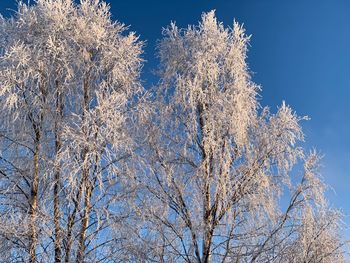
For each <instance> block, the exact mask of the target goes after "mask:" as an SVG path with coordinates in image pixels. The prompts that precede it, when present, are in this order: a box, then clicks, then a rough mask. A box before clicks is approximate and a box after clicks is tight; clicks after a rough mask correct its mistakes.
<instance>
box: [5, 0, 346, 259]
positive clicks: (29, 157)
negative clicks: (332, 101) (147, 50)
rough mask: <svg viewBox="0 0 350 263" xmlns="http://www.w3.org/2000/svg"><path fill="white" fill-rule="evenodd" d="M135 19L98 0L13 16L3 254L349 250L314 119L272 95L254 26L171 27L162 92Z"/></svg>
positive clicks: (47, 2) (175, 255)
mask: <svg viewBox="0 0 350 263" xmlns="http://www.w3.org/2000/svg"><path fill="white" fill-rule="evenodd" d="M127 31H128V30H127V27H125V26H124V25H123V24H121V23H119V22H114V21H112V20H111V16H110V12H109V7H108V5H106V4H105V3H104V2H102V1H99V0H80V2H79V4H78V3H75V2H74V1H72V0H37V1H35V3H34V4H33V5H26V4H23V3H19V6H18V11H17V12H16V14H15V16H14V17H12V18H9V19H5V18H3V17H1V19H0V36H1V38H0V45H1V49H0V50H1V53H0V107H1V113H2V114H1V115H0V224H1V228H0V260H1V261H2V262H31V263H35V262H57V263H59V262H77V263H82V262H112V261H113V262H201V263H204V262H205V263H209V262H290V263H293V262H310V263H311V262H315V263H316V262H344V258H343V251H342V246H343V242H342V241H341V238H340V237H339V235H338V228H339V227H340V218H341V214H340V212H339V211H338V210H335V209H331V208H330V207H329V205H328V204H327V201H326V199H325V198H324V192H325V189H326V186H325V185H324V183H323V182H322V180H321V179H320V176H319V174H318V170H317V167H318V161H319V156H318V155H317V153H316V152H310V153H309V154H307V153H306V152H305V150H304V149H303V148H302V147H301V144H300V143H301V141H303V139H304V138H303V133H302V130H301V127H300V121H302V120H304V119H306V117H299V116H297V115H296V114H295V113H294V112H293V111H292V109H291V108H290V107H289V106H287V105H286V104H285V103H284V102H283V103H282V105H281V106H280V107H279V109H278V111H277V113H275V114H273V113H270V111H269V109H268V108H260V106H259V104H258V101H257V96H258V91H259V89H260V88H259V86H257V85H256V84H255V83H253V82H252V80H251V78H250V74H249V69H248V66H247V63H246V53H247V45H248V43H249V37H248V36H246V35H245V32H244V29H243V28H242V26H240V25H239V24H238V23H236V22H234V24H233V28H232V29H229V28H225V27H224V26H223V25H222V24H221V23H218V22H217V21H216V18H215V15H214V12H209V13H206V14H203V16H202V21H201V23H200V24H199V26H190V27H188V29H184V30H182V29H178V28H177V27H176V26H175V24H171V26H170V27H169V28H167V29H164V38H163V40H161V41H160V42H159V48H158V49H159V57H160V62H161V63H160V71H159V73H160V84H159V86H158V87H157V88H156V89H154V90H150V92H146V91H145V90H144V89H143V88H142V85H141V81H140V72H141V67H142V63H143V60H142V58H141V55H142V46H143V43H142V42H141V41H139V40H138V37H137V36H135V34H134V33H133V32H129V33H128V32H127ZM293 167H294V168H295V169H294V168H293ZM302 167H303V168H302ZM297 169H299V170H300V172H299V173H297V172H296V171H295V170H297Z"/></svg>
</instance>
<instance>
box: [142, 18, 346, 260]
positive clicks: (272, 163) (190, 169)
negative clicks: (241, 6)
mask: <svg viewBox="0 0 350 263" xmlns="http://www.w3.org/2000/svg"><path fill="white" fill-rule="evenodd" d="M163 33H164V38H163V39H162V40H161V41H160V43H159V57H160V60H161V66H160V76H161V84H160V85H159V87H158V89H157V90H156V96H155V97H156V99H155V105H156V107H155V108H156V110H155V114H154V117H153V119H152V121H151V123H150V126H149V127H147V130H148V131H149V133H148V141H149V146H148V148H145V149H144V155H145V159H146V163H147V165H148V166H147V167H148V168H147V172H145V173H144V178H143V183H144V185H145V188H146V189H147V192H148V193H147V198H146V199H145V200H144V202H146V203H148V204H149V206H146V207H149V209H147V210H144V211H143V212H144V213H143V216H144V219H145V224H144V228H145V230H144V231H143V232H142V233H141V234H142V235H141V236H142V238H143V239H144V240H146V242H145V244H146V245H145V246H144V248H143V251H144V254H143V255H142V257H144V258H147V257H149V259H150V261H152V262H153V261H154V262H202V263H208V262H315V263H316V262H344V258H343V255H342V251H341V246H342V242H341V240H340V239H339V237H338V236H337V227H338V223H339V217H340V215H339V212H337V211H334V210H332V209H330V208H329V207H328V205H327V202H326V201H325V199H324V191H325V186H324V184H323V183H322V181H321V180H320V179H319V175H318V174H317V169H316V168H317V161H318V158H319V157H318V156H317V154H316V153H314V152H311V153H310V154H307V153H305V150H304V149H303V148H302V147H301V146H300V145H301V144H300V142H302V141H303V139H304V137H303V133H302V130H301V127H300V121H302V120H303V119H306V117H299V116H297V115H296V114H295V113H294V112H293V110H292V109H291V108H290V107H289V106H287V105H286V104H285V103H284V102H283V103H282V105H281V106H280V107H279V108H278V111H277V113H270V110H269V109H268V108H260V106H259V103H258V101H257V92H258V91H259V86H257V85H256V84H254V83H253V82H252V80H251V77H250V73H249V69H248V66H247V63H246V54H247V46H248V43H249V36H247V35H246V34H245V32H244V29H243V27H242V26H240V25H239V24H238V23H237V22H234V24H233V27H232V28H225V27H224V26H223V24H222V23H219V22H217V20H216V18H215V15H214V12H209V13H205V14H203V16H202V21H201V22H200V24H199V25H198V26H189V27H188V28H187V29H178V28H177V27H176V25H175V24H171V25H170V27H168V28H166V29H164V32H163ZM303 166H304V169H302V167H303ZM293 167H295V169H293ZM292 169H293V170H292ZM146 248H147V249H146Z"/></svg>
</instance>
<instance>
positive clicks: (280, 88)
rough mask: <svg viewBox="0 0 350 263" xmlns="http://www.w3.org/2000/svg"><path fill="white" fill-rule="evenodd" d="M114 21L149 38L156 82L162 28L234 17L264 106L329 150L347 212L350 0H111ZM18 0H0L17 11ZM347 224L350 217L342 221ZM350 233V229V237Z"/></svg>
mask: <svg viewBox="0 0 350 263" xmlns="http://www.w3.org/2000/svg"><path fill="white" fill-rule="evenodd" d="M107 2H108V3H110V5H111V11H112V14H113V19H117V20H119V21H121V22H123V23H125V24H127V25H130V26H131V27H130V28H131V30H133V31H136V32H137V34H139V35H140V38H141V39H142V40H146V41H147V46H146V48H145V52H146V53H145V55H144V57H145V59H146V60H147V61H148V62H147V63H146V65H145V67H144V73H143V78H144V80H145V85H146V86H147V85H151V83H152V82H153V81H156V78H155V77H154V76H153V75H152V74H151V71H152V69H154V67H155V66H156V59H155V57H154V48H155V43H156V40H157V39H159V38H160V37H161V28H162V27H165V26H167V25H168V24H169V23H170V21H176V22H177V24H178V25H179V26H180V27H186V25H187V24H196V23H197V21H198V20H199V19H200V15H201V13H202V12H205V11H210V10H212V9H215V10H216V14H217V17H218V19H219V20H220V21H223V22H224V24H225V25H232V21H233V19H234V18H235V19H236V20H237V21H238V22H240V23H244V25H245V28H246V30H247V33H248V34H252V40H251V47H250V51H249V54H248V56H249V59H248V61H249V65H250V68H251V70H252V72H254V75H253V80H254V81H255V82H256V83H258V84H260V85H261V86H262V88H263V90H262V92H261V95H262V100H261V104H262V105H269V106H271V109H272V110H275V109H276V107H277V105H279V104H280V103H281V102H282V100H285V101H286V102H287V104H289V105H291V106H292V107H293V109H295V110H296V112H297V113H298V114H299V115H308V116H310V117H311V120H310V121H308V122H304V125H303V127H304V132H305V134H306V140H307V144H306V145H307V147H309V148H312V147H315V148H317V149H318V150H319V151H320V152H321V153H322V154H324V155H325V157H324V159H323V168H322V174H323V176H324V178H325V180H326V182H327V183H328V184H330V185H331V186H332V187H333V189H334V190H335V193H329V197H330V201H331V204H333V205H334V206H337V207H341V208H343V211H344V212H345V213H346V214H350V202H349V201H350V107H349V106H348V105H349V101H350V27H349V26H350V1H348V0H307V1H305V0H284V1H281V0H215V1H214V0H173V1H167V0H163V1H161V0H147V1H146V0H108V1H107ZM15 5H16V4H15V0H1V1H0V12H1V13H2V14H5V15H6V16H7V15H8V14H9V13H13V11H10V10H8V9H15ZM345 221H346V222H347V223H348V224H350V220H349V218H348V219H346V220H345ZM348 232H349V231H348ZM349 236H350V234H349Z"/></svg>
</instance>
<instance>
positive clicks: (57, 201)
mask: <svg viewBox="0 0 350 263" xmlns="http://www.w3.org/2000/svg"><path fill="white" fill-rule="evenodd" d="M56 90H57V91H56V92H57V95H56V111H57V114H58V116H57V117H56V119H55V148H56V149H55V151H56V157H57V155H58V154H59V152H60V150H61V146H62V143H61V137H60V136H61V135H60V127H59V125H60V123H61V121H62V117H63V116H62V115H63V101H62V94H61V92H60V90H59V86H58V83H57V82H56ZM60 177H61V167H60V164H59V163H55V182H54V189H53V191H54V224H55V244H54V246H55V263H60V262H61V260H62V249H61V241H62V236H61V226H60V221H61V214H60V197H59V193H60Z"/></svg>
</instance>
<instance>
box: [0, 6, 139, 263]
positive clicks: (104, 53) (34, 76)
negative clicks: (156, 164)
mask: <svg viewBox="0 0 350 263" xmlns="http://www.w3.org/2000/svg"><path fill="white" fill-rule="evenodd" d="M125 30H126V28H125V26H124V25H123V24H120V23H118V22H113V21H112V20H111V19H110V13H109V7H108V6H107V5H106V4H105V3H103V2H100V1H88V0H82V1H80V4H79V5H76V4H74V2H73V1H70V0H59V1H51V0H38V1H36V3H35V4H34V5H31V6H29V5H25V4H22V3H20V4H19V7H18V12H17V13H16V16H15V17H14V18H11V19H4V18H2V19H1V36H2V39H3V40H2V43H1V44H2V54H1V58H0V60H1V66H0V83H1V89H0V105H1V106H2V113H3V114H2V116H1V118H2V122H1V132H0V138H1V141H0V147H1V148H0V149H1V158H0V172H1V178H0V180H1V181H0V185H1V192H0V195H1V199H2V200H4V201H3V202H2V204H1V214H0V218H1V219H0V220H1V224H2V226H3V227H2V229H1V231H0V236H1V238H2V240H3V242H2V243H1V250H2V251H3V252H4V254H5V255H6V258H7V259H6V260H8V261H11V262H14V261H29V262H42V261H47V262H48V261H50V262H51V261H55V262H63V261H65V262H71V261H73V260H74V261H76V262H86V261H98V260H99V261H107V260H110V258H111V257H113V251H114V250H115V249H117V247H118V248H120V245H119V243H120V241H121V240H122V237H123V236H122V235H123V230H122V229H121V228H122V225H123V222H124V219H125V218H127V217H128V216H129V214H130V213H131V212H130V209H128V205H127V204H128V202H127V200H128V198H129V197H132V196H133V192H134V186H133V185H131V184H130V183H129V182H128V181H127V179H126V178H127V174H128V171H129V170H130V167H131V165H129V159H130V156H132V155H133V150H134V144H133V141H132V136H131V130H132V127H133V123H132V122H133V120H134V117H133V116H135V112H136V111H137V108H138V106H137V101H138V98H139V95H140V94H141V91H142V89H141V86H140V84H139V74H140V68H141V65H142V59H141V58H140V55H141V52H142V51H141V48H142V42H140V41H138V38H137V37H136V36H135V35H134V34H133V33H129V34H125ZM26 225H28V229H26V227H25V226H26ZM115 228H117V229H115ZM9 247H10V248H11V249H10V250H8V248H9ZM73 258H74V259H73Z"/></svg>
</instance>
